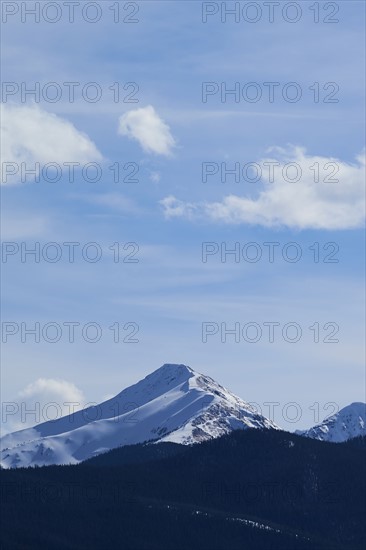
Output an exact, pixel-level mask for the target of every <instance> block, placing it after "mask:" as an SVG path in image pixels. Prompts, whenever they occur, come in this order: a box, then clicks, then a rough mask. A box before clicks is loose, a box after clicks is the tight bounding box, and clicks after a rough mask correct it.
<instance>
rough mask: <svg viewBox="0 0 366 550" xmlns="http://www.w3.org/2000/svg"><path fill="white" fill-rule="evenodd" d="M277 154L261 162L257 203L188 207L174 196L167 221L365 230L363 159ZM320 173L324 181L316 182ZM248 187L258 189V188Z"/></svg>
mask: <svg viewBox="0 0 366 550" xmlns="http://www.w3.org/2000/svg"><path fill="white" fill-rule="evenodd" d="M273 150H274V151H275V152H276V153H277V157H276V158H264V159H262V160H261V161H259V162H258V164H259V166H260V169H261V175H262V178H261V184H257V185H261V190H260V191H259V193H258V195H257V197H255V198H252V197H250V196H238V195H228V196H226V197H224V198H223V199H222V200H221V201H219V202H200V203H198V202H197V203H187V202H184V201H180V200H178V199H176V198H175V197H173V196H169V197H166V198H164V199H163V200H162V201H160V203H161V204H162V206H163V208H164V214H165V216H166V217H167V218H173V217H185V218H188V219H194V218H203V219H208V220H210V221H214V222H223V223H227V224H241V223H246V224H253V225H262V226H266V227H273V226H287V227H292V228H296V229H308V228H312V229H352V228H357V227H361V226H362V225H363V223H364V219H365V187H364V180H365V154H364V153H363V154H362V155H359V156H358V157H357V158H356V162H355V163H352V164H351V163H347V162H343V161H341V160H339V159H336V158H327V157H320V156H308V155H306V151H305V150H304V149H302V148H299V147H296V148H291V149H288V150H283V149H278V148H275V149H273ZM265 163H267V164H265ZM268 163H276V164H275V165H273V164H272V166H273V172H272V174H273V177H271V171H270V170H271V169H270V167H269V166H268ZM290 163H292V164H290ZM317 168H319V176H318V179H319V181H315V179H316V177H317V176H316V175H315V173H316V171H317ZM251 177H253V176H251ZM297 178H299V179H298V181H293V180H295V179H297ZM332 180H333V181H332ZM336 180H338V181H336ZM248 185H249V186H251V187H252V188H253V186H254V185H256V184H253V183H249V184H248V183H247V184H246V187H247V186H248Z"/></svg>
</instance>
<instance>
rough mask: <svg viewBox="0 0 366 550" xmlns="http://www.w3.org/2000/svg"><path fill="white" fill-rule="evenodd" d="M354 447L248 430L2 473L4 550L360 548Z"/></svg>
mask: <svg viewBox="0 0 366 550" xmlns="http://www.w3.org/2000/svg"><path fill="white" fill-rule="evenodd" d="M352 441H355V440H351V441H349V442H345V443H341V444H332V443H327V442H321V441H316V440H313V439H310V438H305V437H299V436H296V435H294V434H290V433H287V432H284V431H280V430H255V429H254V430H250V429H249V430H237V431H233V432H231V433H230V434H228V435H225V436H223V437H220V438H216V439H211V440H209V441H204V442H203V443H202V444H200V445H177V444H174V443H158V444H156V445H147V444H145V445H133V446H130V447H128V446H124V447H120V448H118V449H114V450H113V451H110V452H109V453H105V454H102V455H99V456H97V457H94V458H92V459H90V460H89V461H85V462H83V463H81V464H78V465H76V466H71V467H66V466H51V467H49V468H27V469H10V470H3V471H1V472H0V477H1V480H0V481H1V485H2V488H3V490H2V491H1V498H2V505H3V506H2V509H3V514H2V519H3V524H2V540H3V541H4V548H9V549H10V548H14V549H15V548H19V550H21V549H24V548H27V549H28V548H47V549H49V550H61V549H62V550H64V549H70V550H71V549H77V550H84V549H85V550H100V549H102V548H103V549H104V548H121V545H122V546H123V549H124V550H137V549H138V550H161V549H165V548H167V549H168V548H169V549H170V548H174V549H175V550H224V549H225V550H226V549H230V550H242V549H243V548H248V549H250V550H252V549H255V550H280V549H281V550H363V549H364V548H365V545H364V543H365V536H366V524H365V521H364V517H365V514H366V509H365V506H366V502H365V498H364V495H365V480H366V476H365V464H366V463H365V450H366V449H365V447H364V446H358V445H357V446H354V445H353V444H352ZM16 542H17V543H18V546H17V545H16V544H15V543H16Z"/></svg>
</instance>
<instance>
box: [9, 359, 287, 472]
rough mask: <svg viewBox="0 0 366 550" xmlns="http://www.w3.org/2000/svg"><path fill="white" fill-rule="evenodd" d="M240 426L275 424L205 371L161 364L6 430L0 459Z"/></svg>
mask: <svg viewBox="0 0 366 550" xmlns="http://www.w3.org/2000/svg"><path fill="white" fill-rule="evenodd" d="M246 428H260V429H262V428H274V429H278V428H277V426H276V425H275V424H274V423H273V422H271V421H270V420H268V419H267V418H265V417H263V416H261V415H259V414H257V413H256V411H255V410H254V409H253V408H252V407H251V406H250V405H249V404H248V403H245V402H244V401H242V400H241V399H239V398H238V397H236V396H235V395H233V394H232V393H231V392H229V391H228V390H226V389H225V388H223V387H222V386H220V385H219V384H218V383H217V382H215V381H214V380H212V379H211V378H209V377H208V376H203V375H201V374H198V373H196V372H195V371H193V370H192V369H191V368H190V367H187V366H185V365H172V364H166V365H163V366H162V367H161V368H160V369H158V370H156V371H155V372H153V373H152V374H150V375H148V376H147V377H146V378H144V379H143V380H141V381H140V382H138V383H137V384H134V385H133V386H130V387H129V388H126V389H125V390H123V391H122V392H121V393H119V394H118V395H117V396H116V397H114V398H112V399H109V400H108V401H105V402H104V403H101V404H100V405H98V406H96V407H90V408H88V409H85V410H83V411H78V412H76V413H74V414H72V415H68V416H65V417H62V418H59V419H57V420H55V421H49V422H45V423H43V424H40V425H37V426H35V427H34V428H31V429H27V430H21V431H19V432H15V433H13V434H7V435H6V436H5V437H3V438H2V439H1V449H2V451H1V455H2V459H1V465H2V467H4V468H16V467H22V466H34V465H39V466H40V465H50V464H76V463H78V462H80V461H83V460H85V459H87V458H90V457H92V456H95V455H97V454H99V453H102V452H105V451H107V450H109V449H113V448H116V447H118V446H121V445H131V444H136V443H142V442H145V441H148V440H155V441H159V440H160V441H170V442H175V443H181V444H192V443H198V442H201V441H205V440H208V439H212V438H216V437H220V436H222V435H224V434H226V433H229V432H231V431H232V430H234V429H246Z"/></svg>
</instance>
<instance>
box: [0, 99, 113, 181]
mask: <svg viewBox="0 0 366 550" xmlns="http://www.w3.org/2000/svg"><path fill="white" fill-rule="evenodd" d="M1 115H2V116H1V119H2V121H1V158H2V163H3V174H2V178H1V181H2V183H14V182H16V181H19V178H20V173H21V171H20V168H19V172H18V173H17V174H16V175H15V176H13V177H11V176H8V177H7V181H6V179H5V178H4V163H10V162H12V163H16V164H17V165H18V166H19V165H20V164H21V163H24V164H25V167H26V169H28V168H29V169H31V168H34V164H35V163H36V162H39V163H40V165H41V167H42V166H44V165H45V164H47V163H50V162H54V163H57V164H59V165H61V167H62V165H63V163H65V162H78V163H80V164H81V165H83V164H86V163H88V162H96V161H100V160H102V155H101V153H100V152H99V151H98V149H97V147H96V145H95V144H94V143H93V142H92V141H91V140H90V139H89V137H88V136H87V135H86V134H84V133H82V132H80V131H79V130H77V129H76V128H75V126H74V125H73V124H71V122H69V121H68V120H65V119H63V118H61V117H59V116H57V115H54V114H52V113H49V112H47V111H45V110H43V109H41V108H40V107H38V106H37V105H32V106H27V105H8V104H2V106H1Z"/></svg>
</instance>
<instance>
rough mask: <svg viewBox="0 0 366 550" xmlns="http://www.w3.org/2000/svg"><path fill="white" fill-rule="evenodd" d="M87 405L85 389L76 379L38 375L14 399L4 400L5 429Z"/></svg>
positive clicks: (51, 418)
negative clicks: (82, 389)
mask: <svg viewBox="0 0 366 550" xmlns="http://www.w3.org/2000/svg"><path fill="white" fill-rule="evenodd" d="M84 405H85V397H84V394H83V392H82V391H81V390H80V389H79V388H78V387H77V386H75V384H73V383H72V382H68V381H67V380H61V379H55V378H38V380H36V381H35V382H32V383H31V384H28V386H26V387H25V388H24V389H23V390H21V391H20V392H19V393H18V395H17V396H16V398H15V399H14V401H12V402H11V403H10V402H4V403H3V409H2V413H3V414H2V428H3V429H2V431H3V432H4V433H5V432H11V431H16V430H23V429H25V428H29V427H31V426H34V425H35V424H39V423H41V422H46V421H48V420H54V419H56V418H59V417H61V416H64V415H66V414H70V413H71V412H75V411H77V410H80V409H82V408H83V406H84Z"/></svg>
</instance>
